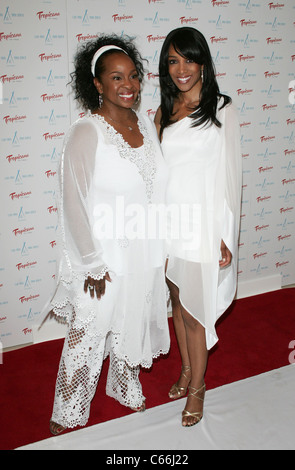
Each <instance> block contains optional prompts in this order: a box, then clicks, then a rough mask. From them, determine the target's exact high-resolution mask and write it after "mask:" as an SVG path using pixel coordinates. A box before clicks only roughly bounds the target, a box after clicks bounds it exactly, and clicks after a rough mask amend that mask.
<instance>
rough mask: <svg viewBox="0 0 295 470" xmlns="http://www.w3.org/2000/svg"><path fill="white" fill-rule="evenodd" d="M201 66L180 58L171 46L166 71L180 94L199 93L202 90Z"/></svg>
mask: <svg viewBox="0 0 295 470" xmlns="http://www.w3.org/2000/svg"><path fill="white" fill-rule="evenodd" d="M202 69H203V66H202V65H200V64H197V63H196V62H194V61H193V60H191V59H187V58H186V57H183V56H181V55H180V54H179V53H178V52H177V51H176V50H175V49H174V46H173V45H172V44H171V45H170V47H169V54H168V70H169V74H170V77H171V79H172V81H173V83H174V84H175V85H176V86H177V88H178V89H179V91H180V92H183V93H185V92H194V91H195V92H196V93H199V92H200V90H201V88H202V79H201V73H202Z"/></svg>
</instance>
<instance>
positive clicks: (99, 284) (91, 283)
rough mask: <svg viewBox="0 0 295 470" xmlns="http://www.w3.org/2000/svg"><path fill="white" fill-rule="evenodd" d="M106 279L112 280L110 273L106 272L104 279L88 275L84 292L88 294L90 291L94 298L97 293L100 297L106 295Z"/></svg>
mask: <svg viewBox="0 0 295 470" xmlns="http://www.w3.org/2000/svg"><path fill="white" fill-rule="evenodd" d="M106 281H108V282H112V280H111V278H110V275H109V273H106V274H105V276H104V277H103V278H102V279H99V280H96V279H93V278H92V277H90V276H88V278H87V279H86V280H85V282H84V292H85V294H87V291H88V292H89V293H90V297H91V298H92V299H93V298H94V297H95V295H96V297H97V298H98V299H100V298H101V296H102V295H104V293H105V290H106Z"/></svg>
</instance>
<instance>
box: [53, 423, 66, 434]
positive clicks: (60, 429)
mask: <svg viewBox="0 0 295 470" xmlns="http://www.w3.org/2000/svg"><path fill="white" fill-rule="evenodd" d="M49 429H50V432H51V434H53V435H54V436H58V435H59V434H61V433H62V432H63V431H65V430H66V428H64V427H63V426H61V425H60V424H58V423H55V422H54V421H50V423H49Z"/></svg>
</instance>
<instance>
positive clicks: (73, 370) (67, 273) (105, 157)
mask: <svg viewBox="0 0 295 470" xmlns="http://www.w3.org/2000/svg"><path fill="white" fill-rule="evenodd" d="M138 126H139V129H140V131H141V133H142V135H143V146H142V147H140V148H139V149H134V148H131V147H130V146H129V144H128V143H127V142H125V140H124V139H123V137H122V135H121V134H119V133H117V132H116V131H115V129H114V128H113V127H112V126H111V125H110V124H108V123H107V122H106V121H105V120H104V119H103V118H102V117H99V116H96V115H88V116H85V117H84V118H82V119H79V120H78V121H77V122H76V123H74V124H73V126H72V127H71V129H70V131H69V134H68V136H67V138H66V141H65V146H64V151H63V155H62V159H61V166H60V188H61V194H60V201H61V203H60V206H59V217H60V228H61V241H60V246H61V247H62V250H61V254H60V262H59V271H58V278H57V288H56V292H55V294H54V297H53V299H52V301H51V303H52V308H53V311H54V313H55V314H56V315H57V316H58V317H59V318H62V319H63V321H65V322H67V323H68V325H69V330H68V334H67V337H66V339H65V344H64V349H63V353H62V357H61V361H60V367H59V372H58V377H57V383H56V394H55V400H54V409H53V415H52V420H53V421H55V422H58V423H59V424H61V425H63V426H65V427H74V426H77V425H84V424H86V422H87V419H88V415H89V407H90V403H91V400H92V398H93V395H94V393H95V389H96V386H97V381H98V379H99V375H100V371H101V366H102V362H103V360H104V359H105V358H106V357H107V356H108V355H109V356H110V368H109V374H108V381H107V388H106V392H107V394H108V395H110V396H112V397H114V398H115V399H116V400H118V401H119V402H120V403H122V404H124V405H125V406H129V407H132V408H136V407H138V406H140V405H141V404H142V401H143V396H142V390H141V385H140V381H139V378H138V374H139V370H140V366H143V367H151V365H152V361H153V359H154V358H156V357H158V356H159V355H160V354H165V353H167V352H168V351H169V346H170V338H169V330H168V322H167V305H166V284H165V276H164V264H165V258H166V251H165V242H164V240H160V239H159V238H154V239H151V238H149V237H148V236H146V233H147V232H146V231H144V230H146V227H145V226H141V223H143V224H144V223H146V220H144V221H141V219H140V220H139V221H137V226H136V228H137V230H138V233H145V236H143V237H130V236H129V235H128V232H123V233H122V232H119V233H115V234H114V236H113V237H110V236H105V237H104V236H101V234H100V235H98V230H97V226H98V224H99V223H100V221H101V212H99V211H98V209H97V207H98V206H97V205H98V204H102V205H105V206H107V207H109V208H110V209H111V211H112V213H113V214H116V210H117V206H116V204H117V198H118V196H120V197H122V198H123V201H124V204H125V207H128V205H130V206H132V205H134V204H137V205H139V206H140V207H141V209H142V210H143V213H144V214H147V213H148V210H149V208H150V206H151V205H152V204H163V202H164V201H165V188H166V182H167V177H168V171H167V167H166V164H165V162H164V160H163V157H162V154H161V150H160V146H159V143H158V137H157V134H156V130H155V127H154V125H153V123H152V122H151V121H150V120H149V119H148V118H147V117H145V116H142V115H140V114H138ZM106 272H108V273H109V274H110V277H111V279H112V281H111V282H108V281H106V292H105V295H104V296H103V297H102V298H101V299H100V300H97V299H96V298H94V299H92V298H91V297H90V294H89V293H88V292H87V293H85V292H84V281H85V279H87V277H88V276H90V277H92V278H94V279H101V278H103V277H104V276H105V274H106Z"/></svg>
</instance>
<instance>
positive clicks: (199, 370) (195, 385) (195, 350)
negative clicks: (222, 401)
mask: <svg viewBox="0 0 295 470" xmlns="http://www.w3.org/2000/svg"><path fill="white" fill-rule="evenodd" d="M181 312H182V317H183V320H184V324H185V330H186V344H187V350H188V355H189V360H190V364H191V382H190V391H191V390H200V389H201V391H200V392H199V393H198V394H197V395H194V394H193V393H189V396H188V398H187V402H186V406H185V410H186V411H188V412H189V413H196V412H197V413H200V415H199V416H200V417H201V416H202V413H203V401H202V400H203V399H204V394H205V389H204V376H205V372H206V367H207V361H208V350H207V347H206V337H205V329H204V327H203V326H202V325H201V324H200V323H199V322H198V321H197V320H196V319H195V318H193V317H192V316H191V315H190V314H189V313H188V312H187V311H186V310H185V309H184V308H183V307H182V306H181ZM202 387H203V388H202ZM197 397H198V398H197ZM198 421H199V418H196V417H192V416H185V417H183V420H182V424H183V425H184V426H191V425H193V424H196V423H197V422H198Z"/></svg>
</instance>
